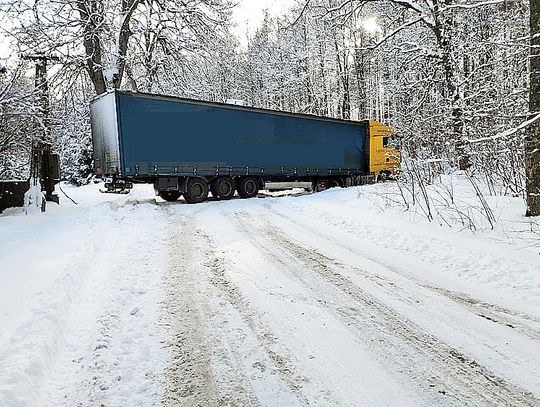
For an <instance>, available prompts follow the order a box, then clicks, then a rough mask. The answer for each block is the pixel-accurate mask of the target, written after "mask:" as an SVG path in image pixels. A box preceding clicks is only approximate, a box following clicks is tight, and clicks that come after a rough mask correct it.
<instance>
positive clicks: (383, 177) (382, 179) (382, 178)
mask: <svg viewBox="0 0 540 407" xmlns="http://www.w3.org/2000/svg"><path fill="white" fill-rule="evenodd" d="M386 181H388V172H386V171H381V172H379V175H378V176H377V182H386Z"/></svg>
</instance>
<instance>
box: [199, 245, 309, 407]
mask: <svg viewBox="0 0 540 407" xmlns="http://www.w3.org/2000/svg"><path fill="white" fill-rule="evenodd" d="M205 238H206V240H207V241H208V242H210V238H209V237H208V236H205ZM208 246H210V247H211V246H212V245H211V244H210V243H209V244H208ZM207 258H208V260H207V261H208V264H209V266H210V267H211V271H212V279H211V282H212V284H213V285H214V286H215V287H216V288H217V289H218V290H219V291H220V292H221V293H222V294H223V295H224V296H225V298H226V299H227V301H228V302H229V304H231V305H232V306H233V307H234V309H235V310H236V311H237V312H238V313H239V314H240V315H241V317H242V318H243V320H244V322H245V323H246V324H247V325H248V327H249V328H250V330H251V331H252V332H253V334H254V335H255V336H256V338H257V340H258V341H259V343H260V345H261V347H262V348H263V349H264V351H265V352H266V354H267V356H268V357H269V359H270V360H271V361H272V363H273V364H274V367H275V369H276V371H277V372H278V374H279V376H280V378H281V379H282V381H283V382H284V383H285V384H286V385H287V387H288V388H289V390H290V391H291V392H292V393H293V394H294V395H295V396H296V397H297V399H298V400H299V401H300V402H301V403H302V404H303V405H309V402H308V400H307V399H306V398H305V397H304V395H303V394H302V392H301V389H302V386H303V384H304V383H305V382H307V381H308V380H309V379H308V378H306V377H305V376H303V375H302V374H300V373H299V372H298V369H297V368H296V366H295V365H294V362H293V358H292V356H291V354H290V352H288V351H287V350H286V349H284V348H283V347H282V346H279V349H278V346H277V345H278V344H277V342H276V339H275V338H276V336H275V335H274V334H273V333H272V331H271V330H270V329H269V328H268V327H267V326H266V324H264V323H263V322H262V319H261V317H260V316H259V315H258V313H257V312H256V311H255V310H254V309H253V308H252V307H251V306H250V304H249V302H248V301H247V300H246V299H245V298H244V296H243V295H242V294H241V292H240V290H239V289H238V287H237V286H235V285H234V284H233V283H232V281H231V280H230V279H229V278H228V277H227V275H226V266H225V264H224V260H223V259H222V258H220V257H218V256H217V255H216V253H214V252H209V253H207Z"/></svg>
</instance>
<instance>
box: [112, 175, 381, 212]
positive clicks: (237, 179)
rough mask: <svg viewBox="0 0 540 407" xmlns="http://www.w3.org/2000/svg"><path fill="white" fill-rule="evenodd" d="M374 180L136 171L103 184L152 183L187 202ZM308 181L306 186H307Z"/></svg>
mask: <svg viewBox="0 0 540 407" xmlns="http://www.w3.org/2000/svg"><path fill="white" fill-rule="evenodd" d="M375 181H376V177H375V174H372V173H371V174H364V173H355V174H339V175H324V176H317V175H314V176H290V175H232V176H231V175H211V176H210V175H193V176H174V175H136V176H125V177H119V176H112V180H111V181H110V182H107V183H106V184H105V187H106V190H105V191H103V192H107V193H129V191H130V189H131V188H133V184H153V185H154V189H155V191H156V195H159V196H160V197H161V198H163V199H164V200H166V201H171V202H173V201H176V200H178V199H179V198H180V197H181V196H183V197H184V199H185V200H186V201H187V202H188V203H192V204H195V203H202V202H205V201H206V200H207V199H208V198H209V196H210V194H211V196H212V197H213V198H214V199H218V200H224V201H226V200H230V199H232V198H233V197H234V196H235V194H238V196H239V197H240V198H243V199H248V198H254V197H256V196H257V195H258V194H259V191H260V190H263V189H267V188H266V186H267V184H271V186H272V189H274V190H276V189H278V190H279V189H282V190H283V189H290V188H294V187H301V188H305V189H310V190H312V191H313V192H320V191H324V190H326V189H329V188H338V187H339V188H346V187H351V186H357V185H365V184H371V183H374V182H375ZM308 185H309V188H307V186H308Z"/></svg>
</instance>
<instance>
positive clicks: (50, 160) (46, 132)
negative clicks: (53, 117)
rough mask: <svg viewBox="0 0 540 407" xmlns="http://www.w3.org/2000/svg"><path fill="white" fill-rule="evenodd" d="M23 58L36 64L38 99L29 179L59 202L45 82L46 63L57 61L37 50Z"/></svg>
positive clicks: (57, 171)
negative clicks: (39, 116) (37, 126)
mask: <svg viewBox="0 0 540 407" xmlns="http://www.w3.org/2000/svg"><path fill="white" fill-rule="evenodd" d="M23 59H25V60H28V61H33V62H35V64H36V77H35V88H36V93H37V96H38V100H39V105H40V112H41V123H40V124H39V127H41V129H39V128H37V129H36V132H37V134H38V136H37V137H35V138H34V140H33V142H32V157H31V163H30V173H31V179H33V180H34V182H36V180H38V179H39V180H40V181H41V189H42V190H43V191H44V192H45V199H46V200H47V201H52V202H56V203H58V202H59V198H58V195H56V194H54V185H55V184H56V182H57V181H58V180H59V179H60V174H59V172H60V171H59V165H58V164H59V163H58V155H57V154H52V151H51V150H52V148H51V147H52V145H51V140H50V125H51V123H50V117H49V113H50V112H49V86H48V83H47V63H48V62H49V61H53V62H58V61H59V60H60V59H59V58H58V57H56V56H48V55H45V54H44V53H41V52H38V53H36V54H30V55H25V56H23Z"/></svg>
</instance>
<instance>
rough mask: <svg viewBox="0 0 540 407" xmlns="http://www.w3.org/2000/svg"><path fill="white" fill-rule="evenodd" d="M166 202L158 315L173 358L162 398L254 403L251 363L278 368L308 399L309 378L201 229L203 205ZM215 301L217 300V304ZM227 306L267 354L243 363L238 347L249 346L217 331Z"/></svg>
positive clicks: (194, 403) (185, 401)
mask: <svg viewBox="0 0 540 407" xmlns="http://www.w3.org/2000/svg"><path fill="white" fill-rule="evenodd" d="M165 208H166V210H167V212H168V213H169V214H170V216H171V217H172V218H173V219H174V221H175V222H173V224H175V225H176V230H175V231H174V233H173V239H172V244H171V245H170V256H171V264H170V267H169V271H168V273H167V275H166V276H165V285H166V293H167V295H166V300H165V301H164V304H163V310H164V313H165V316H164V318H163V319H164V325H165V326H166V328H168V331H169V335H168V338H167V340H166V342H165V347H166V348H167V349H168V351H169V353H170V361H169V365H168V367H167V368H166V372H165V373H166V374H165V376H166V377H165V383H164V394H163V398H162V404H163V405H164V406H178V405H182V406H202V405H204V406H221V405H258V404H259V400H258V397H257V395H256V394H255V391H254V390H253V388H252V385H251V382H250V381H251V379H252V376H253V369H255V370H257V369H259V370H262V371H263V372H262V373H261V375H264V374H266V375H270V376H271V375H274V374H276V373H277V375H278V377H279V379H280V380H281V381H282V382H283V383H284V384H285V386H286V387H287V388H288V389H289V391H290V392H291V393H292V394H294V395H295V398H296V399H297V400H298V401H299V402H301V403H302V404H304V405H307V404H309V403H307V401H306V400H305V399H304V398H303V396H302V393H301V391H300V389H301V387H302V384H303V382H304V381H305V380H306V379H305V378H304V377H303V376H302V375H300V374H299V373H298V372H297V369H296V368H295V366H294V365H293V363H292V361H291V360H292V359H291V357H290V355H289V354H288V353H287V352H286V350H284V349H283V348H282V347H279V348H278V347H277V346H276V343H275V339H274V338H275V335H274V334H273V333H272V332H271V331H270V330H269V329H268V328H267V327H266V326H265V325H264V323H263V322H262V319H261V318H260V316H259V315H258V314H257V312H255V310H254V309H252V307H251V306H250V304H249V302H248V301H247V300H246V299H245V298H244V297H243V296H242V294H241V293H240V291H239V290H238V288H237V287H236V286H235V285H234V284H233V283H232V282H231V281H230V280H229V279H228V277H227V275H226V265H225V264H224V261H225V260H224V258H223V256H221V255H220V254H219V253H218V251H217V249H216V248H215V247H214V244H213V242H212V241H211V239H210V238H209V237H208V236H207V235H206V234H204V233H203V232H202V231H201V230H199V229H198V227H197V224H196V216H197V214H198V212H200V211H197V212H195V213H193V214H191V216H187V215H185V214H182V215H181V216H179V215H175V213H174V212H172V211H171V210H169V209H168V208H167V207H165ZM215 303H218V304H221V306H220V305H218V306H217V309H216V307H215V306H213V304H214V305H215ZM224 304H226V305H227V307H230V308H232V309H233V310H234V312H235V313H237V314H238V315H239V317H240V319H241V320H243V321H244V323H245V325H246V326H247V328H248V329H249V331H250V332H249V333H248V332H242V335H243V336H245V335H251V336H254V337H255V340H256V342H257V345H256V346H257V347H258V348H259V349H261V350H262V353H263V354H264V355H266V358H265V360H262V361H261V362H260V363H259V362H258V363H257V364H256V365H255V366H251V367H248V368H247V369H246V366H245V360H243V359H245V356H244V355H241V354H240V353H239V352H238V351H237V348H238V346H239V345H241V346H242V345H244V346H247V345H245V344H243V343H242V344H239V343H237V342H235V339H234V335H233V334H231V332H224V333H223V335H222V336H221V335H220V333H219V332H217V331H216V329H215V326H214V325H216V324H217V325H219V324H220V323H221V324H228V323H230V321H228V320H227V316H226V315H221V313H222V312H224V311H223V310H224V309H225V308H226V307H225V305H224ZM216 321H217V322H216ZM235 329H240V328H235ZM218 365H219V368H218ZM268 365H272V367H271V368H268V367H267V366H268ZM246 370H249V371H246ZM259 370H257V372H258V373H260V372H259Z"/></svg>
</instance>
